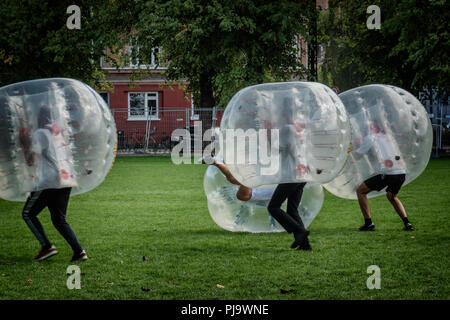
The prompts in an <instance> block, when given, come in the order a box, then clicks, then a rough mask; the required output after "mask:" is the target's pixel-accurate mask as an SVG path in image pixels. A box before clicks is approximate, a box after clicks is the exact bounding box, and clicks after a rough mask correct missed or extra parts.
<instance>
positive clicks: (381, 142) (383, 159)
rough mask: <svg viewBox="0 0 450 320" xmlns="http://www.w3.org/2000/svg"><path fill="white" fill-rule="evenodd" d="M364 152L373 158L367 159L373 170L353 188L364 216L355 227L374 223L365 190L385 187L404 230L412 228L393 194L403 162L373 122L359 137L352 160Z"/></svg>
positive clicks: (371, 226)
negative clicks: (368, 132) (359, 142)
mask: <svg viewBox="0 0 450 320" xmlns="http://www.w3.org/2000/svg"><path fill="white" fill-rule="evenodd" d="M365 154H367V155H368V156H369V157H370V159H371V160H373V161H371V162H372V163H375V168H374V169H375V171H376V173H377V174H376V175H375V176H373V177H371V178H369V179H367V180H365V181H364V182H363V183H361V184H360V185H359V186H358V188H357V189H356V195H357V197H358V203H359V206H360V208H361V212H362V214H363V217H364V220H365V223H364V225H362V226H361V227H360V228H359V230H360V231H374V230H375V224H374V223H373V222H372V219H371V215H370V206H369V201H368V200H367V194H368V193H369V192H371V191H373V190H376V191H381V190H382V189H384V188H386V187H387V189H386V197H387V199H388V200H389V202H390V203H391V204H392V206H393V207H394V209H395V211H396V212H397V214H398V215H399V216H400V218H401V219H402V220H403V223H404V230H405V231H411V230H414V228H413V226H412V224H411V223H410V222H409V221H408V217H407V215H406V211H405V208H404V207H403V204H402V202H401V201H400V199H399V198H398V197H397V194H398V193H399V191H400V188H401V186H402V184H403V183H404V182H405V177H406V170H405V165H404V163H403V161H402V159H401V158H400V155H399V153H398V152H396V151H395V148H394V145H393V143H392V141H391V140H390V138H389V136H388V135H387V134H386V133H385V132H383V131H382V130H381V128H380V125H379V124H377V123H372V124H371V125H370V134H368V135H367V136H365V137H364V138H363V140H362V143H361V145H360V146H358V148H357V149H356V150H355V151H354V153H353V156H354V158H355V159H356V160H359V159H361V158H362V157H363V156H364V155H365Z"/></svg>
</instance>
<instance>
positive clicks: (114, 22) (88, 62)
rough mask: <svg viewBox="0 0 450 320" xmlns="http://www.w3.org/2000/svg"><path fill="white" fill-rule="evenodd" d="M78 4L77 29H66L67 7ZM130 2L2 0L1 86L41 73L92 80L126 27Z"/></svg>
mask: <svg viewBox="0 0 450 320" xmlns="http://www.w3.org/2000/svg"><path fill="white" fill-rule="evenodd" d="M73 4H75V5H78V6H79V8H80V11H81V29H79V30H78V29H72V30H70V29H68V28H67V26H66V22H67V19H68V17H69V16H70V14H68V13H67V8H68V7H69V6H70V5H73ZM128 6H129V4H128V1H117V0H116V1H114V0H98V1H97V0H96V1H86V0H79V1H74V0H61V1H42V0H2V3H1V4H0V30H2V32H1V33H0V85H6V84H9V83H14V82H19V81H25V80H30V79H35V78H45V77H70V78H77V79H80V80H82V81H85V82H88V83H91V84H96V83H98V82H99V80H100V79H102V78H104V77H103V73H102V70H101V67H100V58H101V57H102V56H104V54H105V48H106V47H115V46H117V44H118V42H119V41H120V39H121V38H120V35H123V34H126V33H127V32H129V30H130V26H131V24H130V21H131V19H130V16H129V15H130V14H131V13H132V11H131V10H130V9H129V8H128Z"/></svg>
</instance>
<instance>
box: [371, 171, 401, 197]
mask: <svg viewBox="0 0 450 320" xmlns="http://www.w3.org/2000/svg"><path fill="white" fill-rule="evenodd" d="M405 177H406V174H379V175H376V176H374V177H372V178H369V179H367V180H366V181H364V183H365V185H366V186H367V187H368V188H369V189H370V190H376V191H381V190H382V189H383V188H385V187H386V186H387V189H386V192H390V193H392V194H394V195H395V194H397V193H398V192H399V191H400V188H401V187H402V184H403V182H405Z"/></svg>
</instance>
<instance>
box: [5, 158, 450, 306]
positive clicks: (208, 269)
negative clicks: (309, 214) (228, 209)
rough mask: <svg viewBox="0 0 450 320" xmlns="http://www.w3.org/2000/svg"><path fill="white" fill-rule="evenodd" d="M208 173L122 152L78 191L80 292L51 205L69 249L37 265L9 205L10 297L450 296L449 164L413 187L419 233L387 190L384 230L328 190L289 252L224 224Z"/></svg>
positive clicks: (408, 201)
mask: <svg viewBox="0 0 450 320" xmlns="http://www.w3.org/2000/svg"><path fill="white" fill-rule="evenodd" d="M205 169H206V166H205V165H178V166H177V165H173V164H172V163H171V161H170V158H158V157H130V158H125V157H122V158H117V159H116V162H115V164H114V167H113V169H112V170H111V172H110V174H109V175H108V177H107V179H106V180H105V181H104V182H103V183H102V184H101V185H100V186H99V187H98V188H96V189H95V190H93V191H91V192H89V193H86V194H83V195H79V196H74V197H72V198H71V200H70V204H69V209H68V221H69V223H70V224H71V226H72V227H73V229H74V230H75V232H76V233H77V235H78V238H79V239H80V242H81V243H82V245H83V247H84V248H85V249H86V251H87V253H88V255H89V260H88V261H86V262H83V263H78V265H79V266H80V268H81V289H80V290H69V289H68V288H67V286H66V281H67V279H68V276H67V274H66V269H67V267H68V266H69V265H71V264H72V263H70V262H69V260H70V258H71V255H72V252H71V249H70V247H69V246H68V244H67V243H66V242H65V241H64V240H63V238H62V237H61V236H60V235H59V234H58V233H57V231H56V230H55V229H54V228H53V226H52V225H51V221H50V216H49V212H48V211H47V209H45V210H44V211H43V212H42V213H41V214H40V216H39V217H40V220H41V222H42V223H43V225H44V227H45V229H46V231H47V234H48V236H49V238H50V239H51V240H52V241H53V243H54V244H55V245H56V247H57V248H58V250H59V254H58V255H56V256H54V257H52V258H51V259H49V260H48V261H43V262H41V263H34V262H32V258H33V257H34V256H35V255H36V254H37V252H38V251H39V249H40V248H39V243H38V242H37V240H36V239H35V238H34V236H33V235H32V233H31V232H30V230H29V229H28V228H27V226H26V225H25V223H24V221H23V220H22V217H21V210H22V207H23V203H17V202H7V201H3V200H0V218H1V221H0V299H199V300H201V299H243V300H245V299H270V300H280V299H446V300H447V299H450V290H449V279H450V271H449V263H450V259H449V249H450V248H449V244H450V236H449V226H450V223H449V218H450V215H449V211H450V209H449V208H450V187H449V186H450V160H446V159H438V160H431V161H430V163H429V165H428V167H427V169H426V170H425V172H424V173H423V174H422V175H421V176H420V177H419V178H418V179H416V180H415V181H413V182H412V183H410V184H409V185H407V186H404V187H403V188H402V190H401V192H400V194H399V197H400V199H401V200H402V201H403V204H404V205H405V208H406V210H407V212H408V215H409V218H410V221H411V222H412V223H413V225H414V226H415V227H416V231H413V232H405V231H403V230H402V227H403V224H402V222H401V220H400V219H399V217H398V216H397V215H396V213H395V212H394V211H393V209H392V207H391V206H390V204H389V203H388V201H387V200H386V199H385V198H384V197H378V198H375V199H371V200H370V204H371V207H372V214H373V220H374V222H375V224H376V227H377V231H375V232H368V233H363V232H359V231H357V229H358V227H359V226H360V225H361V224H362V222H363V219H362V215H361V213H360V211H359V207H358V203H357V202H356V201H353V200H344V199H340V198H337V197H335V196H333V195H331V194H330V193H328V192H326V195H325V201H324V205H323V208H322V210H321V212H320V213H319V215H318V216H317V217H316V219H315V220H314V221H313V223H312V224H311V226H310V227H309V229H310V231H311V234H310V241H311V244H312V247H313V251H312V252H304V251H298V250H292V249H290V248H289V245H290V244H291V242H292V235H289V234H287V233H276V234H250V233H232V232H229V231H225V230H223V229H221V228H220V227H218V226H217V225H216V224H215V223H214V222H213V220H212V219H211V218H210V215H209V212H208V209H207V204H206V197H205V194H204V191H203V174H204V172H205ZM370 265H377V266H379V267H380V269H381V289H380V290H369V289H368V288H367V286H366V280H367V278H368V277H369V276H370V274H368V273H367V268H368V266H370ZM217 285H220V286H223V287H220V286H219V287H218V286H217ZM282 292H284V293H282Z"/></svg>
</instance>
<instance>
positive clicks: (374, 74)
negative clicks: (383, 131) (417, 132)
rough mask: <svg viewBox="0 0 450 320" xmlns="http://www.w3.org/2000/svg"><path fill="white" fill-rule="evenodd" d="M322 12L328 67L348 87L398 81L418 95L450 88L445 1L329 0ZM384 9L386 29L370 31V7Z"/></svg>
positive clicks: (449, 9)
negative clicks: (327, 6) (326, 7)
mask: <svg viewBox="0 0 450 320" xmlns="http://www.w3.org/2000/svg"><path fill="white" fill-rule="evenodd" d="M329 5H330V9H329V10H327V11H325V12H322V14H321V18H320V19H321V20H320V25H321V28H322V29H321V31H322V41H323V43H324V45H325V46H326V57H327V58H326V62H325V64H324V66H323V71H324V74H325V75H326V76H328V77H329V78H330V82H332V83H329V84H335V85H338V86H339V87H340V88H341V89H343V90H346V89H350V88H353V87H356V86H359V85H363V84H369V83H376V82H378V83H387V84H392V85H398V86H400V87H403V88H405V89H406V90H409V91H411V92H413V93H415V94H416V95H417V94H418V93H419V92H420V91H422V90H423V89H425V88H434V89H439V90H441V91H447V92H448V91H449V89H450V82H449V81H450V70H449V66H448V61H449V51H450V38H449V30H450V28H449V21H450V4H449V2H448V1H445V0H399V1H388V0H362V1H361V0H348V1H337V0H330V2H329ZM369 5H378V6H379V7H380V9H381V29H379V30H376V29H374V30H369V29H368V28H367V26H366V21H367V18H368V17H369V14H367V12H366V10H367V7H368V6H369Z"/></svg>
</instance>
